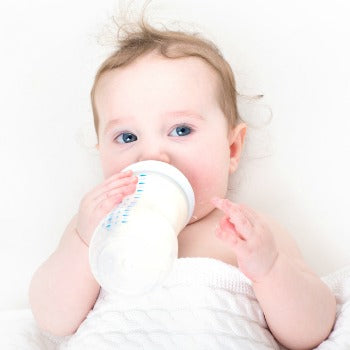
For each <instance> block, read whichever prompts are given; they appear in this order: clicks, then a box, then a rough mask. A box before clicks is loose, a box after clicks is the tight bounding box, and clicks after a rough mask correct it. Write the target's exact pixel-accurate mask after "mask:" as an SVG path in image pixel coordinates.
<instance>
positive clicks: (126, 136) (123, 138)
mask: <svg viewBox="0 0 350 350" xmlns="http://www.w3.org/2000/svg"><path fill="white" fill-rule="evenodd" d="M174 131H175V132H176V134H175V135H174V134H173V132H174ZM192 131H193V129H192V128H191V127H189V126H186V125H180V126H177V127H176V128H175V129H174V130H173V131H172V132H171V133H170V135H171V136H186V135H188V134H190V133H191V132H192ZM114 140H115V141H117V142H118V143H131V142H135V141H136V140H137V136H136V135H134V134H133V133H131V132H122V133H121V134H119V135H118V136H117V137H116V138H115V139H114Z"/></svg>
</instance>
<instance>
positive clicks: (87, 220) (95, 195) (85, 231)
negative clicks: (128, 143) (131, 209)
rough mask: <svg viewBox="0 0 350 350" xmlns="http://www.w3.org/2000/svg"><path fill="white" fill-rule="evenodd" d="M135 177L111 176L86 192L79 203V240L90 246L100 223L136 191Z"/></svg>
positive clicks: (130, 172) (126, 173)
mask: <svg viewBox="0 0 350 350" xmlns="http://www.w3.org/2000/svg"><path fill="white" fill-rule="evenodd" d="M137 182H138V179H137V176H132V171H131V170H129V171H126V172H120V173H117V174H114V175H112V176H111V177H109V178H108V179H106V180H105V181H104V182H102V183H101V184H100V185H98V186H97V187H95V188H94V189H93V190H91V191H90V192H88V193H87V194H86V195H85V196H84V197H83V199H82V201H81V202H80V207H79V213H78V217H77V227H76V229H77V231H78V233H79V235H80V237H81V239H82V240H83V241H84V242H85V243H86V245H89V244H90V240H91V237H92V234H93V233H94V231H95V229H96V227H97V225H98V224H99V223H100V221H101V220H102V219H103V218H104V217H105V216H106V215H107V214H108V213H109V212H110V211H111V210H112V209H113V208H114V207H115V206H116V205H117V204H119V203H121V202H122V201H123V199H124V197H126V196H127V195H129V194H132V193H134V192H135V190H136V184H137Z"/></svg>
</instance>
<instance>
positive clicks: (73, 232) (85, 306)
mask: <svg viewBox="0 0 350 350" xmlns="http://www.w3.org/2000/svg"><path fill="white" fill-rule="evenodd" d="M136 183H137V177H136V176H132V172H131V171H128V172H121V173H117V174H114V175H112V176H110V177H109V178H108V179H106V180H105V181H104V182H102V184H100V185H98V186H96V187H95V188H94V189H93V190H91V191H90V192H88V193H87V194H86V195H85V196H84V198H83V199H82V201H81V203H80V207H79V212H78V214H77V215H76V216H74V217H73V219H72V220H71V222H70V223H69V225H68V226H67V228H66V230H65V232H64V234H63V236H62V239H61V241H60V244H59V246H58V248H57V250H56V251H55V252H54V253H53V254H52V255H51V256H50V257H49V258H48V259H47V260H46V261H45V262H44V263H43V264H42V265H41V266H40V267H39V269H38V270H37V271H36V272H35V274H34V276H33V278H32V281H31V284H30V288H29V301H30V304H31V307H32V311H33V314H34V317H35V319H36V321H37V323H38V325H39V327H40V328H42V329H43V330H46V331H48V332H49V333H52V334H54V335H69V334H72V333H74V332H75V331H76V330H77V328H78V327H79V326H80V324H81V323H82V321H83V320H84V319H85V317H86V315H87V314H88V312H89V311H90V310H91V308H92V307H93V305H94V303H95V301H96V298H97V296H98V293H99V290H100V286H99V285H98V283H97V281H96V280H95V279H94V277H93V275H92V273H91V270H90V264H89V248H88V245H89V243H90V240H91V237H92V235H93V232H94V230H95V228H96V227H97V225H98V223H99V222H100V221H101V220H102V219H103V218H104V217H105V216H106V215H107V214H108V213H109V212H110V211H111V210H112V209H113V208H114V207H115V206H116V205H118V204H119V203H121V202H122V200H123V198H124V197H126V196H127V195H129V194H131V193H133V192H134V191H135V189H136ZM77 232H79V235H80V237H79V236H78V234H77ZM83 242H85V243H83Z"/></svg>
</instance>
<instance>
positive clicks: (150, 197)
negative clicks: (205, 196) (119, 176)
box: [89, 160, 194, 295]
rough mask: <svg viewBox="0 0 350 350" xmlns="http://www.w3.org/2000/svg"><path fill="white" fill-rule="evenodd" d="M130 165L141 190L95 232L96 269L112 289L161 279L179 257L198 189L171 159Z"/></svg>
mask: <svg viewBox="0 0 350 350" xmlns="http://www.w3.org/2000/svg"><path fill="white" fill-rule="evenodd" d="M129 169H131V170H132V171H133V173H134V175H136V176H137V177H138V184H137V186H136V191H135V192H134V193H133V194H131V195H129V196H127V197H125V198H124V200H123V201H122V202H121V203H120V204H119V205H118V206H117V207H116V208H114V209H113V210H112V211H111V212H110V213H109V214H108V215H107V216H106V217H105V218H104V219H103V220H102V221H101V222H100V223H99V225H98V226H97V228H96V230H95V231H94V233H93V236H92V239H91V242H90V248H89V261H90V267H91V271H92V274H93V275H94V277H95V279H96V280H97V282H98V283H99V284H100V285H101V287H102V288H103V289H104V290H106V291H107V292H110V293H122V294H128V295H139V294H144V293H147V292H149V291H150V290H152V289H153V288H154V287H156V286H157V285H159V284H160V283H161V282H162V281H163V280H164V279H165V278H166V276H167V274H168V273H169V272H170V270H171V268H172V265H173V263H174V261H175V259H177V253H178V242H177V235H178V234H179V233H180V232H181V230H182V229H183V228H184V227H185V226H186V225H187V223H188V222H189V221H190V219H191V217H192V214H193V210H194V193H193V189H192V187H191V185H190V183H189V181H188V180H187V178H186V177H185V175H183V173H182V172H180V171H179V170H178V169H177V168H175V167H173V166H172V165H169V164H168V163H164V162H160V161H155V160H146V161H141V162H138V163H134V164H132V165H130V166H128V167H127V168H125V169H123V171H126V170H129Z"/></svg>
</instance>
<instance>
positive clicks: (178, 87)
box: [95, 54, 220, 105]
mask: <svg viewBox="0 0 350 350" xmlns="http://www.w3.org/2000/svg"><path fill="white" fill-rule="evenodd" d="M219 86H220V80H219V76H218V74H217V73H216V71H215V70H214V69H213V68H212V67H211V66H210V65H209V64H208V63H207V62H206V61H205V60H204V59H201V58H198V57H183V58H176V59H172V58H166V57H163V56H160V55H159V54H148V55H145V56H141V57H139V58H138V59H136V60H135V61H134V62H132V63H130V64H128V65H126V66H122V67H119V68H116V69H113V70H109V71H107V72H104V73H103V74H102V75H101V77H100V80H99V82H98V84H97V86H96V91H95V93H96V96H95V98H96V104H97V105H99V104H104V103H105V102H104V101H106V100H109V101H110V100H111V99H112V98H113V99H119V102H120V103H123V102H124V101H125V100H126V99H128V98H129V99H130V98H131V97H130V96H134V102H135V99H140V98H143V96H145V95H148V96H149V98H150V99H152V98H154V100H156V99H157V98H158V99H162V100H165V101H166V100H176V99H177V98H178V99H179V100H180V101H185V100H186V99H187V100H189V101H190V100H200V101H201V103H203V102H202V101H203V100H206V101H207V102H208V100H211V102H214V101H217V98H218V92H219V90H218V87H219Z"/></svg>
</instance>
